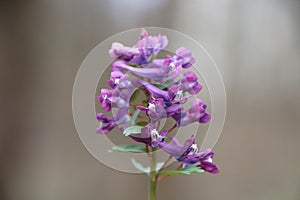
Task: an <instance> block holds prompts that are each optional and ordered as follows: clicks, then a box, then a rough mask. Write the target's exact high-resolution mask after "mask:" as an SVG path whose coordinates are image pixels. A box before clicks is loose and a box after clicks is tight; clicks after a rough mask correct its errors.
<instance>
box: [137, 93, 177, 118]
mask: <svg viewBox="0 0 300 200" xmlns="http://www.w3.org/2000/svg"><path fill="white" fill-rule="evenodd" d="M137 108H138V109H139V110H143V111H146V114H147V115H148V116H149V117H150V119H151V122H152V123H155V122H157V121H159V120H161V119H163V118H166V117H170V116H172V115H173V114H174V113H176V112H178V111H179V110H181V109H182V106H179V105H174V106H169V107H167V106H165V103H164V100H163V99H162V98H157V99H156V98H153V97H151V98H150V100H149V103H148V107H144V106H137Z"/></svg>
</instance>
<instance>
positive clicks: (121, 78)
mask: <svg viewBox="0 0 300 200" xmlns="http://www.w3.org/2000/svg"><path fill="white" fill-rule="evenodd" d="M128 78H129V76H128V75H127V74H123V73H122V72H120V71H113V72H111V74H110V79H109V80H108V81H107V84H108V85H109V86H110V87H112V88H116V87H118V88H119V89H125V88H128V87H130V86H131V82H130V81H129V80H128Z"/></svg>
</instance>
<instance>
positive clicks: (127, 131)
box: [123, 126, 143, 136]
mask: <svg viewBox="0 0 300 200" xmlns="http://www.w3.org/2000/svg"><path fill="white" fill-rule="evenodd" d="M142 128H143V127H142V126H129V127H128V128H126V129H125V130H124V131H123V134H124V135H125V136H129V135H131V134H140V133H141V131H142Z"/></svg>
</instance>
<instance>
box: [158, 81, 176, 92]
mask: <svg viewBox="0 0 300 200" xmlns="http://www.w3.org/2000/svg"><path fill="white" fill-rule="evenodd" d="M172 82H173V80H167V81H166V82H164V83H162V84H158V83H155V84H154V85H155V86H156V87H158V88H159V89H162V90H163V89H165V88H167V87H168V86H169V85H170V84H171V83H172Z"/></svg>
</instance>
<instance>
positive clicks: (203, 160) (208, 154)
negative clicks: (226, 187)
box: [183, 149, 219, 174]
mask: <svg viewBox="0 0 300 200" xmlns="http://www.w3.org/2000/svg"><path fill="white" fill-rule="evenodd" d="M213 157H214V152H213V151H212V150H211V149H206V150H204V151H198V152H195V153H194V154H192V155H189V156H188V157H187V158H186V159H185V160H184V161H183V162H184V167H185V166H189V165H192V164H195V163H200V164H199V167H200V168H201V169H203V170H204V171H207V172H209V173H212V174H217V173H219V169H218V167H217V166H216V164H214V163H213V160H212V159H213Z"/></svg>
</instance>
